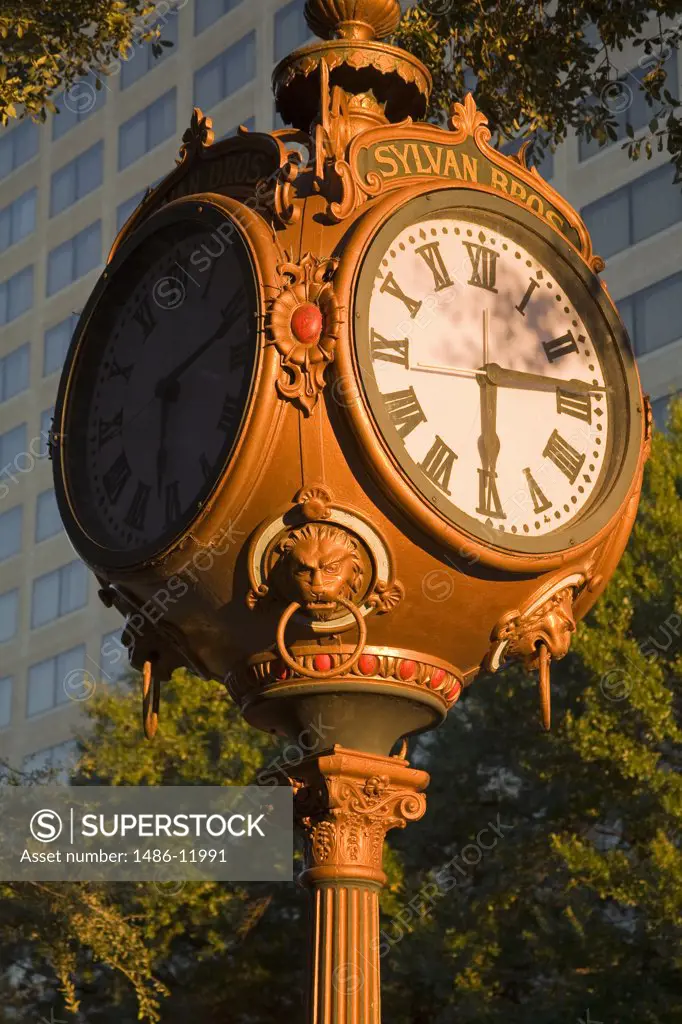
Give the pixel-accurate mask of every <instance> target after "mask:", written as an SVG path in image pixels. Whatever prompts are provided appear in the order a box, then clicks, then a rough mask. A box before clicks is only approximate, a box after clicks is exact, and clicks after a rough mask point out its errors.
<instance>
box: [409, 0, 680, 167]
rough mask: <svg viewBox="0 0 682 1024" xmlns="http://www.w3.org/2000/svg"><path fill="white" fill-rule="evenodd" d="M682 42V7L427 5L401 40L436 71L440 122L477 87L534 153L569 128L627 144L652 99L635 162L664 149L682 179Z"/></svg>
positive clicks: (633, 141) (645, 1)
mask: <svg viewBox="0 0 682 1024" xmlns="http://www.w3.org/2000/svg"><path fill="white" fill-rule="evenodd" d="M429 12H435V13H429ZM681 39H682V3H680V0H658V2H651V0H624V2H621V3H617V4H611V3H602V2H599V0H584V2H582V3H558V4H545V3H543V2H537V0H519V2H517V3H513V4H512V3H498V2H497V0H423V2H422V3H420V4H417V5H415V6H413V7H411V8H410V9H409V10H408V11H407V12H406V13H405V15H404V18H403V21H402V24H401V26H400V29H399V31H398V35H397V40H396V41H397V42H398V43H399V44H400V45H402V46H404V47H405V48H406V49H408V50H411V51H412V52H414V53H416V54H417V56H419V57H421V59H422V60H424V61H425V63H426V64H427V65H428V67H429V69H430V70H431V71H432V73H433V76H434V85H435V90H434V97H433V102H432V110H431V114H432V117H433V118H434V119H435V120H440V119H442V118H443V116H444V114H445V113H446V112H447V111H448V110H449V108H450V106H451V104H452V103H453V102H454V101H455V100H461V99H462V97H463V96H464V95H465V93H466V92H469V91H471V90H472V89H473V91H474V92H475V96H476V102H477V104H478V106H479V107H480V108H481V109H482V110H483V111H484V113H485V114H486V115H487V116H488V118H489V120H490V123H491V127H492V129H493V130H494V132H496V133H499V136H500V139H501V140H502V141H504V139H514V138H517V137H525V136H528V135H536V136H537V141H536V157H537V156H540V155H542V152H543V151H544V149H545V147H546V146H550V147H551V148H555V147H556V145H557V144H558V143H560V142H561V141H562V140H563V139H565V138H566V135H567V132H568V131H569V130H571V129H572V130H573V131H575V132H576V133H577V134H578V135H580V136H583V137H585V138H596V139H598V140H599V143H600V144H601V145H606V144H607V143H608V142H614V141H616V139H617V138H618V137H621V138H622V134H620V135H619V133H618V126H619V122H623V121H624V122H625V124H626V125H627V124H629V121H630V119H631V117H632V111H633V105H634V104H636V105H638V106H639V107H640V108H641V106H642V103H641V98H643V99H644V102H645V105H647V106H648V107H649V112H648V113H649V115H650V116H649V117H648V122H649V123H648V124H647V125H643V126H641V125H639V124H635V125H634V126H630V127H629V128H626V131H627V134H628V137H629V141H628V142H626V147H627V149H628V152H629V155H630V156H631V157H632V158H633V159H637V158H638V157H639V156H640V155H642V154H643V153H645V154H646V155H647V157H650V156H652V154H653V152H654V151H656V150H658V151H663V150H666V151H667V152H668V153H669V154H670V158H671V161H672V162H673V163H674V164H675V167H676V172H677V175H678V178H679V177H680V176H681V175H682V120H681V119H680V102H679V96H677V95H676V94H674V92H675V93H676V88H675V87H673V91H671V90H670V88H668V77H669V75H670V73H671V67H672V64H673V63H674V61H675V59H676V53H677V49H678V47H679V44H680V40H681ZM623 51H626V52H627V53H628V54H629V56H628V58H627V60H626V58H625V57H624V53H623ZM671 55H672V59H669V58H671ZM633 70H634V74H633ZM472 72H475V76H472ZM474 78H475V86H474V82H473V79H474ZM645 109H646V107H645Z"/></svg>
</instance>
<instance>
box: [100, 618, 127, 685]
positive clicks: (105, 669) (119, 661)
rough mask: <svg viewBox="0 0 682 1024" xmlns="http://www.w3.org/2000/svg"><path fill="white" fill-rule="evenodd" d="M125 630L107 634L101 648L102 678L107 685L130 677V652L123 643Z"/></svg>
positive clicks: (103, 638)
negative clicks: (122, 638) (122, 636)
mask: <svg viewBox="0 0 682 1024" xmlns="http://www.w3.org/2000/svg"><path fill="white" fill-rule="evenodd" d="M122 632H123V629H122V628H121V629H116V630H114V632H113V633H105V634H104V636H103V637H102V646H101V648H100V663H99V670H100V678H101V680H102V681H103V682H105V683H117V682H119V681H120V680H122V679H125V678H126V676H127V675H128V669H129V662H128V650H127V648H126V647H124V646H123V644H122V643H121V634H122Z"/></svg>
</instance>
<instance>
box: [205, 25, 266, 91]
mask: <svg viewBox="0 0 682 1024" xmlns="http://www.w3.org/2000/svg"><path fill="white" fill-rule="evenodd" d="M255 77H256V33H255V32H249V34H248V35H246V36H244V37H243V38H242V39H240V40H238V42H236V43H234V44H233V45H232V46H230V47H228V49H227V50H224V51H223V53H220V54H218V56H217V57H214V59H213V60H211V61H209V62H208V64H204V66H203V68H199V70H198V71H197V72H195V75H194V102H195V105H196V106H198V107H201V109H202V110H210V109H211V108H212V107H215V106H216V105H217V104H218V103H220V102H221V101H222V100H224V99H225V98H226V97H227V96H231V95H232V94H233V93H235V92H237V90H238V89H241V88H242V87H243V86H245V85H247V84H248V83H249V82H251V81H253V79H254V78H255Z"/></svg>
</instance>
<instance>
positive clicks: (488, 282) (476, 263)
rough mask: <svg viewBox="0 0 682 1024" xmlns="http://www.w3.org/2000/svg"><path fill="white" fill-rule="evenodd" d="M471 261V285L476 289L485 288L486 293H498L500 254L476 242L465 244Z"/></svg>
mask: <svg viewBox="0 0 682 1024" xmlns="http://www.w3.org/2000/svg"><path fill="white" fill-rule="evenodd" d="M462 244H463V245H465V246H466V248H467V252H468V253H469V259H470V260H471V278H470V279H469V284H473V285H474V286H475V287H476V288H485V289H486V291H489V292H496V291H497V288H496V287H495V282H496V281H497V260H498V257H499V253H497V252H495V250H494V249H487V248H486V247H485V246H484V245H478V244H477V243H476V242H463V243H462Z"/></svg>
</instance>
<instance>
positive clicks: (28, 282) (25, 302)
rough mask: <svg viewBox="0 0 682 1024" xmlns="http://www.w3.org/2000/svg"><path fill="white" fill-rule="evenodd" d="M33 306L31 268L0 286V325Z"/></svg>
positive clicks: (20, 272)
mask: <svg viewBox="0 0 682 1024" xmlns="http://www.w3.org/2000/svg"><path fill="white" fill-rule="evenodd" d="M32 305H33V267H24V269H23V270H20V271H18V273H16V274H14V275H13V277H10V278H8V279H7V281H3V282H2V283H1V284H0V324H9V323H11V322H12V320H16V319H17V317H19V316H21V315H22V313H25V312H26V310H27V309H30V308H31V306H32Z"/></svg>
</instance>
